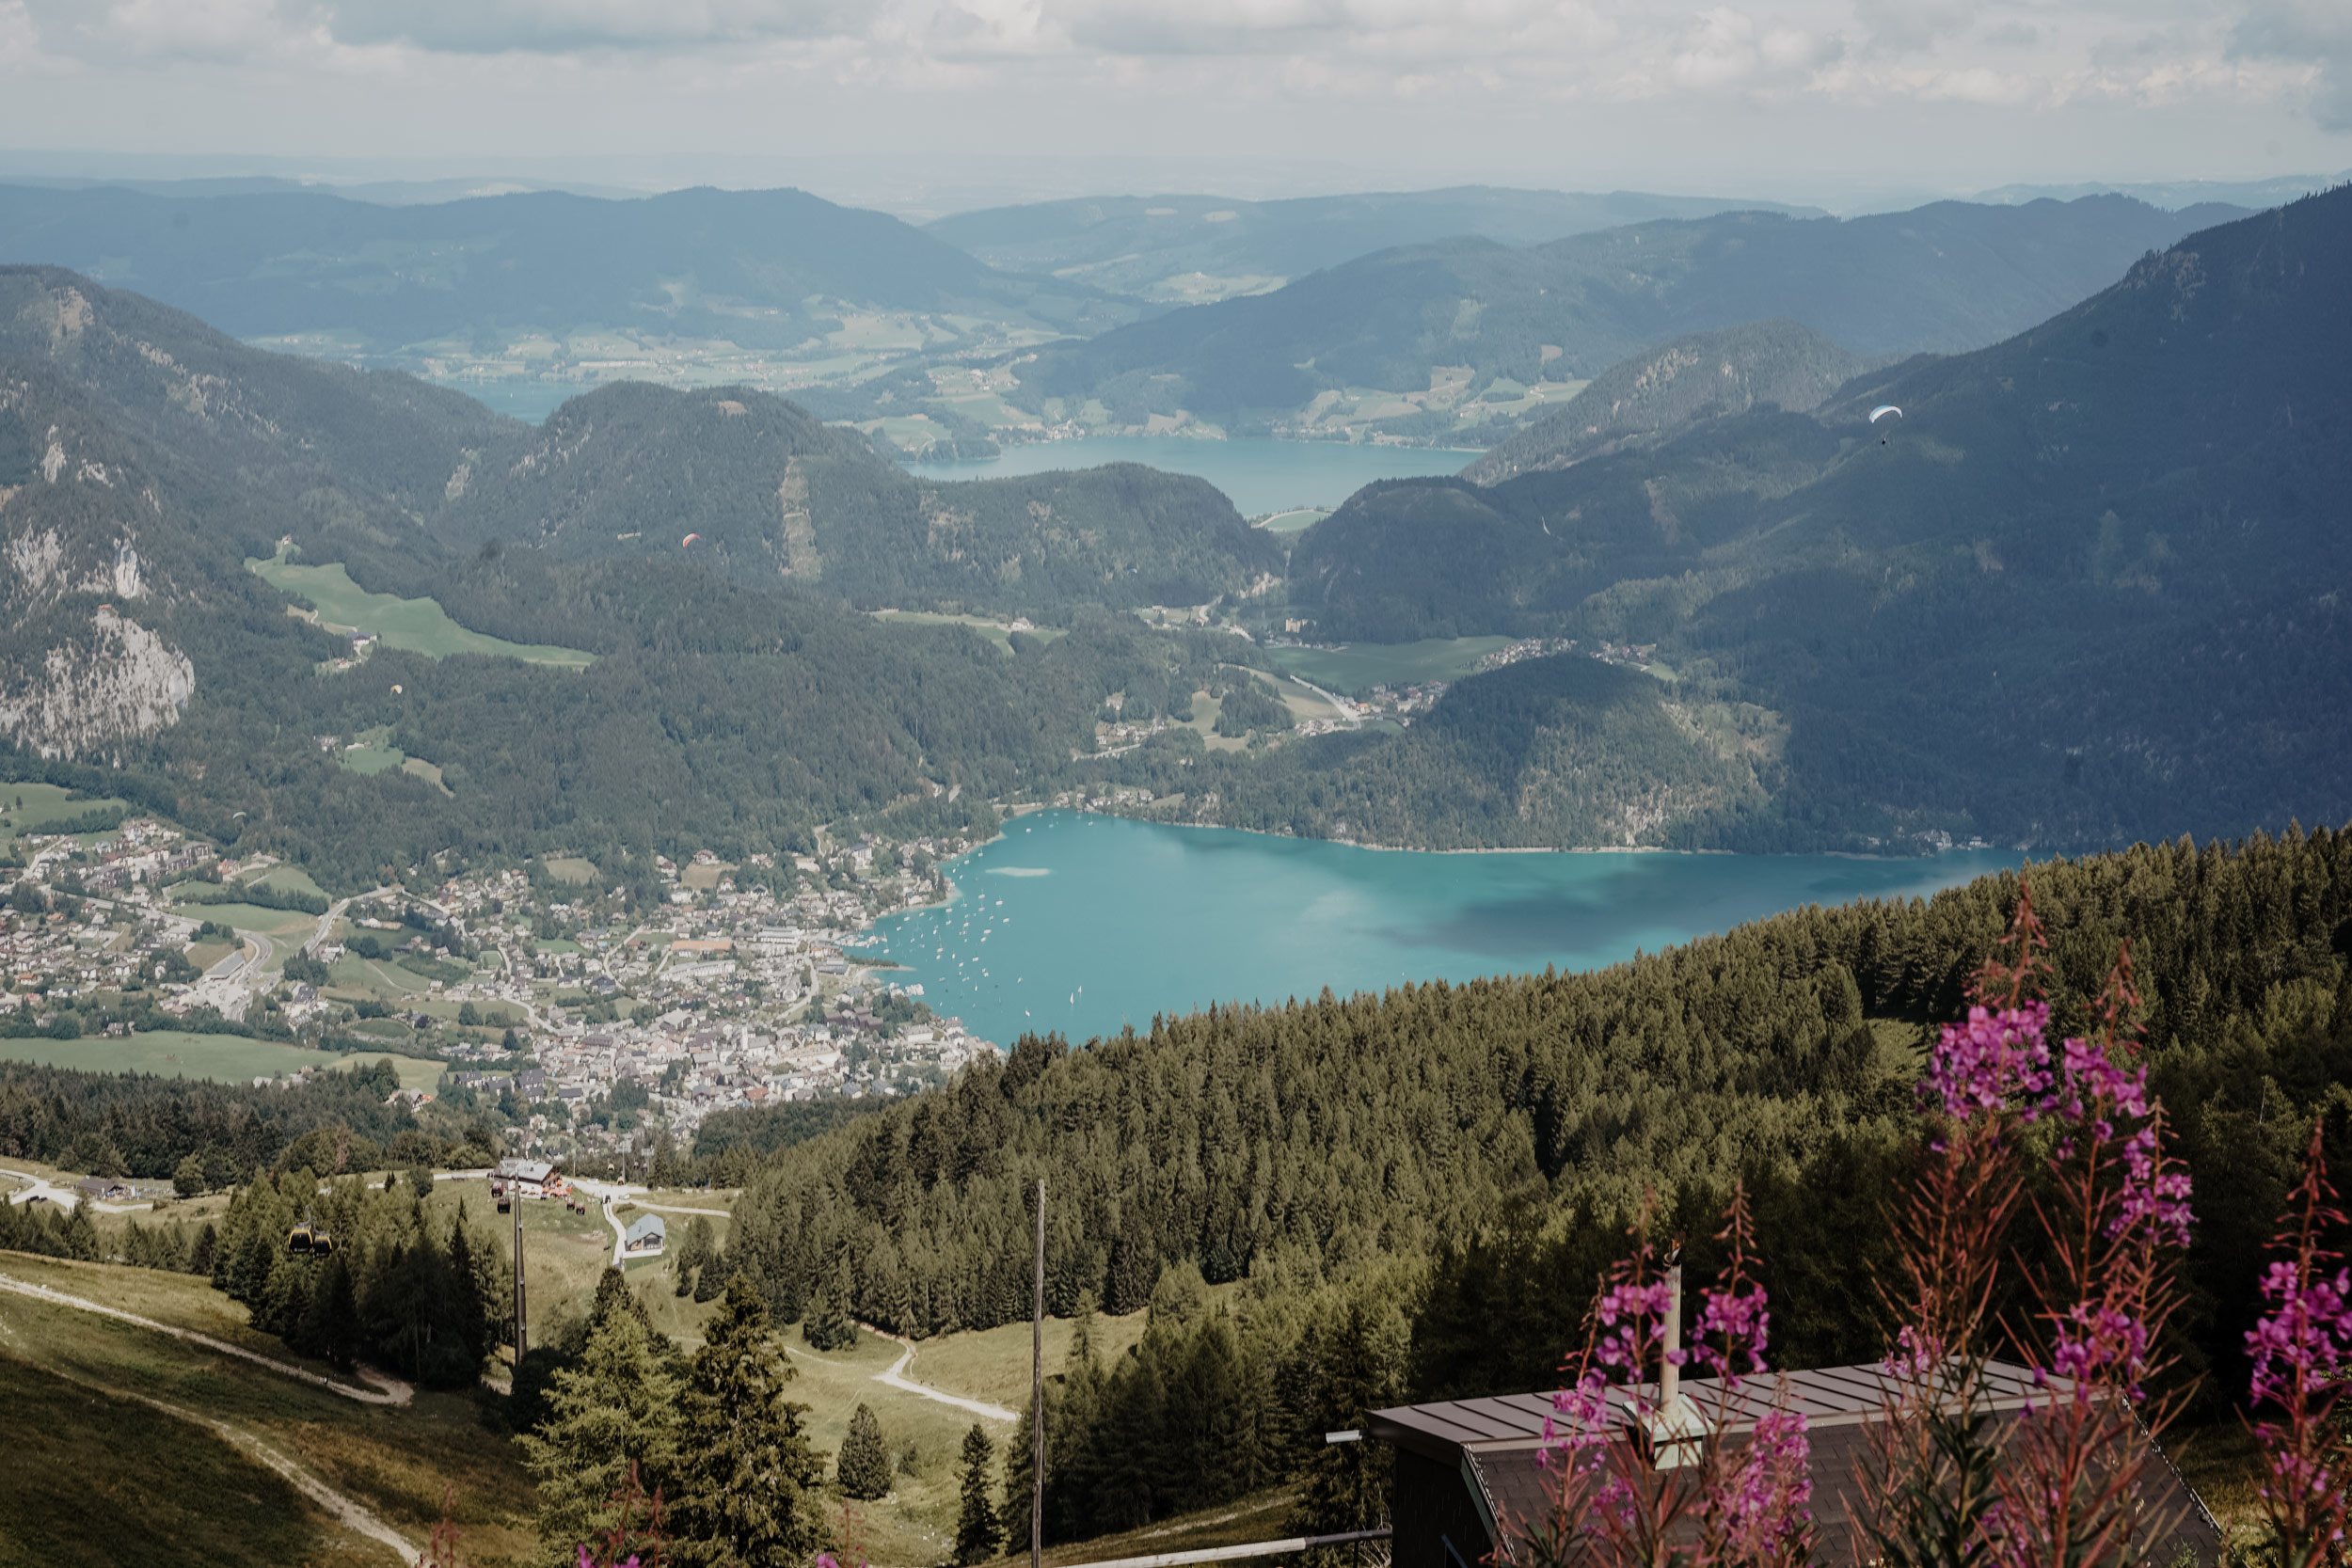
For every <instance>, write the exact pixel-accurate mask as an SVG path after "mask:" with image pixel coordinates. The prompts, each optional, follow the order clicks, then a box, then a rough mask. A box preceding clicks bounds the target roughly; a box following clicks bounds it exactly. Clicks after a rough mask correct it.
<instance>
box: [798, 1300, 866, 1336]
mask: <svg viewBox="0 0 2352 1568" xmlns="http://www.w3.org/2000/svg"><path fill="white" fill-rule="evenodd" d="M801 1338H803V1339H806V1340H807V1341H808V1343H809V1348H810V1349H812V1350H824V1351H833V1350H855V1349H857V1324H856V1323H851V1322H850V1315H849V1313H847V1312H845V1311H843V1310H842V1309H841V1300H840V1298H839V1297H838V1296H835V1295H834V1293H833V1292H832V1291H826V1292H825V1293H824V1294H823V1295H821V1296H819V1297H818V1298H817V1301H816V1304H815V1305H814V1306H812V1307H810V1308H809V1311H808V1315H807V1316H806V1317H803V1319H802V1320H801Z"/></svg>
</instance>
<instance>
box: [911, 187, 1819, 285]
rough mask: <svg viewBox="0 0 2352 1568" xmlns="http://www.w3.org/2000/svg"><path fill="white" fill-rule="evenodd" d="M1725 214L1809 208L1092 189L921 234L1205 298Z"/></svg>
mask: <svg viewBox="0 0 2352 1568" xmlns="http://www.w3.org/2000/svg"><path fill="white" fill-rule="evenodd" d="M1729 212H1776V213H1799V212H1801V210H1800V209H1795V208H1789V207H1785V206H1782V205H1781V204H1780V203H1778V202H1772V201H1744V200H1732V199H1727V198H1712V197H1683V196H1652V195H1648V194H1646V193H1644V192H1641V191H1613V192H1610V193H1608V194H1607V195H1594V194H1587V193H1581V192H1568V191H1522V190H1509V189H1502V188H1498V187H1495V186H1489V185H1465V186H1457V187H1454V188H1453V189H1449V190H1436V191H1375V192H1365V193H1362V194H1359V195H1349V196H1309V197H1295V198H1289V199H1286V200H1279V201H1237V200H1234V199H1233V198H1230V197H1222V196H1104V197H1086V198H1078V199H1074V200H1068V201H1039V202H1030V203H1026V204H1025V205H1022V206H1018V207H991V208H988V209H985V210H983V211H980V212H973V213H958V214H954V215H953V216H950V217H944V218H939V219H936V220H934V221H933V222H931V223H930V224H927V225H925V226H924V231H925V232H926V233H930V234H933V235H936V236H937V237H939V238H940V239H943V240H946V242H947V243H948V244H949V245H959V246H961V248H963V249H965V250H968V251H970V252H971V253H972V254H973V255H975V256H977V257H979V258H980V259H981V260H982V261H986V262H988V263H989V264H990V265H991V266H995V267H1003V268H1006V269H1008V270H1010V271H1013V272H1025V273H1052V274H1053V275H1055V276H1056V277H1068V278H1073V279H1082V280H1084V281H1086V282H1089V283H1092V284H1095V285H1096V286H1098V287H1101V288H1104V289H1110V290H1114V291H1116V292H1119V293H1132V294H1137V295H1140V296H1142V297H1145V298H1154V299H1159V298H1164V299H1169V300H1174V301H1178V302H1181V303H1184V304H1197V303H1200V301H1201V300H1202V299H1204V298H1219V297H1223V296H1225V295H1228V294H1232V293H1256V292H1259V291H1262V290H1264V289H1267V288H1271V287H1273V286H1275V285H1276V284H1279V283H1282V282H1285V281H1287V280H1289V279H1291V278H1294V277H1301V276H1303V275H1305V274H1307V273H1311V272H1315V271H1318V270H1320V269H1322V268H1324V267H1335V266H1338V265H1339V264H1340V263H1342V262H1343V261H1354V260H1355V259H1356V258H1357V257H1359V256H1368V255H1370V254H1372V253H1373V252H1374V251H1375V250H1389V249H1391V248H1393V247H1395V246H1397V245H1427V244H1430V243H1432V242H1435V241H1438V240H1444V239H1452V238H1454V237H1457V236H1460V235H1466V234H1467V235H1474V236H1476V237H1478V238H1481V239H1488V240H1499V241H1501V242H1502V244H1504V245H1541V244H1543V243H1544V242H1546V241H1548V240H1557V239H1562V238H1565V237H1566V236H1567V235H1570V234H1582V233H1586V232H1589V231H1590V230H1596V229H1614V228H1618V227H1621V226H1623V225H1625V224H1629V223H1647V222H1650V221H1652V220H1654V219H1657V218H1696V217H1708V216H1711V215H1713V214H1717V213H1729ZM1804 215H1814V214H1810V213H1809V212H1807V213H1805V214H1804Z"/></svg>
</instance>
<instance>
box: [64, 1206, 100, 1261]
mask: <svg viewBox="0 0 2352 1568" xmlns="http://www.w3.org/2000/svg"><path fill="white" fill-rule="evenodd" d="M59 1235H60V1239H61V1240H62V1241H63V1243H65V1255H66V1256H67V1257H68V1258H74V1259H80V1260H81V1261H83V1262H85V1263H95V1262H96V1261H98V1226H97V1223H96V1222H95V1221H93V1220H92V1219H91V1218H90V1217H89V1205H88V1204H87V1203H77V1204H75V1205H74V1206H73V1211H72V1212H71V1213H69V1214H67V1215H66V1217H65V1225H64V1227H62V1229H61V1230H60V1232H59Z"/></svg>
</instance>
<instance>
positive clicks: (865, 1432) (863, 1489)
mask: <svg viewBox="0 0 2352 1568" xmlns="http://www.w3.org/2000/svg"><path fill="white" fill-rule="evenodd" d="M834 1473H835V1476H836V1477H837V1479H838V1480H839V1481H840V1482H841V1492H842V1495H843V1496H844V1497H853V1498H855V1499H856V1500H858V1501H859V1502H874V1501H876V1500H878V1499H880V1498H882V1497H888V1496H890V1449H889V1446H888V1445H887V1444H885V1443H884V1442H883V1441H882V1422H880V1421H879V1420H877V1419H875V1418H874V1413H873V1411H872V1410H870V1409H868V1408H867V1407H866V1405H864V1404H860V1405H859V1406H858V1407H857V1409H856V1410H855V1411H854V1412H852V1413H851V1415H850V1431H849V1434H848V1435H847V1436H845V1437H843V1438H842V1439H841V1457H840V1458H839V1460H837V1461H836V1462H835V1464H834Z"/></svg>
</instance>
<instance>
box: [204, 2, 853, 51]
mask: <svg viewBox="0 0 2352 1568" xmlns="http://www.w3.org/2000/svg"><path fill="white" fill-rule="evenodd" d="M164 3H167V4H168V3H170V0H164ZM317 10H318V14H319V15H320V16H321V17H322V18H323V19H324V20H325V21H326V24H328V26H329V27H330V28H331V29H332V30H333V32H334V35H335V37H337V38H338V39H340V40H343V41H345V42H350V43H406V44H413V45H415V46H417V47H419V48H421V49H426V50H434V51H442V52H447V53H453V54H500V53H505V52H508V51H516V50H520V51H530V52H532V53H543V54H567V53H571V52H573V51H577V50H590V49H629V48H677V47H691V46H709V45H726V44H740V43H748V42H755V41H759V40H771V39H824V38H842V37H848V36H853V35H857V34H861V33H863V32H865V31H866V29H867V27H868V26H869V24H871V23H872V21H873V20H874V18H875V8H873V7H870V6H866V5H861V4H858V3H857V0H317Z"/></svg>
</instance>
